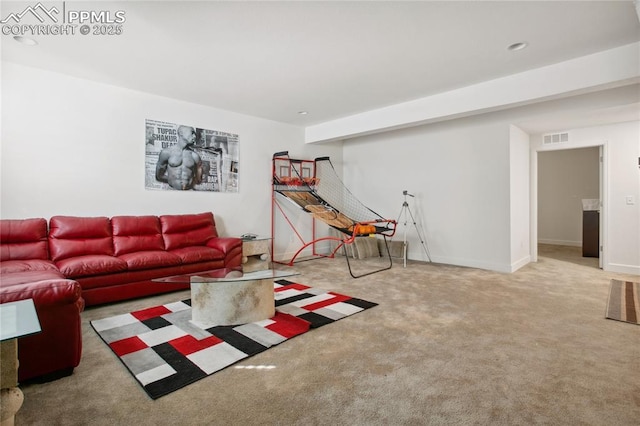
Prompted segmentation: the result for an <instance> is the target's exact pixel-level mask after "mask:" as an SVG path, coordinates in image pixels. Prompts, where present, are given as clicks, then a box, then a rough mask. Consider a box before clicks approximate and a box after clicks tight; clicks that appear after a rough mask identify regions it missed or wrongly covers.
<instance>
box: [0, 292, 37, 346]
mask: <svg viewBox="0 0 640 426" xmlns="http://www.w3.org/2000/svg"><path fill="white" fill-rule="evenodd" d="M40 331H41V328H40V321H38V315H37V314H36V307H35V305H34V304H33V300H32V299H25V300H19V301H17V302H8V303H2V304H0V341H4V340H9V339H15V338H18V337H23V336H28V335H29V334H34V333H38V332H40Z"/></svg>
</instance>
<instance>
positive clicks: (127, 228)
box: [111, 216, 164, 256]
mask: <svg viewBox="0 0 640 426" xmlns="http://www.w3.org/2000/svg"><path fill="white" fill-rule="evenodd" d="M111 229H112V231H113V249H114V250H115V255H116V256H121V255H123V254H127V253H134V252H141V251H155V250H164V240H163V239H162V229H161V228H160V219H158V217H157V216H114V217H112V218H111Z"/></svg>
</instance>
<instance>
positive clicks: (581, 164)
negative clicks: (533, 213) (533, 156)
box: [538, 147, 600, 247]
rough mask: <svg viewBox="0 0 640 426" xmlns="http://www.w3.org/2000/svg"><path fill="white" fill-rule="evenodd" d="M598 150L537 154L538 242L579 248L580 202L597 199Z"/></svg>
mask: <svg viewBox="0 0 640 426" xmlns="http://www.w3.org/2000/svg"><path fill="white" fill-rule="evenodd" d="M599 158H600V153H599V149H598V147H592V148H578V149H569V150H559V151H544V152H540V153H539V154H538V242H539V243H545V244H559V245H568V246H577V247H581V246H582V199H583V198H592V199H599V198H600V188H599V182H600V178H599V172H598V169H599V167H600V160H599Z"/></svg>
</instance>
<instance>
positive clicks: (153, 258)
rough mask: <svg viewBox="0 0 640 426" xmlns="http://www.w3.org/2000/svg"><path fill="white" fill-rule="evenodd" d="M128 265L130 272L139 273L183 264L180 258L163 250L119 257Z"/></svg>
mask: <svg viewBox="0 0 640 426" xmlns="http://www.w3.org/2000/svg"><path fill="white" fill-rule="evenodd" d="M118 259H122V260H124V261H125V262H126V263H127V269H128V270H129V271H137V270H140V269H150V268H162V267H165V266H175V265H179V264H180V263H182V261H181V260H180V258H179V257H178V256H176V255H175V254H173V253H168V252H166V251H163V250H151V251H140V252H136V253H127V254H123V255H121V256H118Z"/></svg>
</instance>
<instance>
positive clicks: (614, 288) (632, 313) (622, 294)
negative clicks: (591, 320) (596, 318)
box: [605, 280, 640, 324]
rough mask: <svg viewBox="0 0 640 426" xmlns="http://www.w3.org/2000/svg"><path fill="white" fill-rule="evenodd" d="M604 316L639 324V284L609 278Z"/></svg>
mask: <svg viewBox="0 0 640 426" xmlns="http://www.w3.org/2000/svg"><path fill="white" fill-rule="evenodd" d="M605 316H606V317H607V318H609V319H613V320H617V321H624V322H630V323H632V324H640V284H638V283H634V282H631V281H620V280H611V287H610V289H609V302H608V303H607V312H606V315H605Z"/></svg>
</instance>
